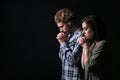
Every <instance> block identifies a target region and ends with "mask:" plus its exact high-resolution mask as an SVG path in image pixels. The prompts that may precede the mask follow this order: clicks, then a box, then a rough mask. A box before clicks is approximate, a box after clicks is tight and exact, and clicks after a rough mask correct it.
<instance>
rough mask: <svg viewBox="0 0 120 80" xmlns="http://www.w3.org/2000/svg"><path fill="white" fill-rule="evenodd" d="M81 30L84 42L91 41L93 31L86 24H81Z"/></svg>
mask: <svg viewBox="0 0 120 80" xmlns="http://www.w3.org/2000/svg"><path fill="white" fill-rule="evenodd" d="M82 29H83V36H84V37H85V38H86V40H91V39H93V37H94V31H93V29H92V28H91V27H90V26H88V24H86V22H83V23H82Z"/></svg>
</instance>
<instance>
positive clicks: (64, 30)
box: [57, 22, 70, 34]
mask: <svg viewBox="0 0 120 80" xmlns="http://www.w3.org/2000/svg"><path fill="white" fill-rule="evenodd" d="M57 26H58V28H59V30H60V32H62V33H64V34H68V33H69V32H70V25H69V24H67V23H63V22H58V23H57Z"/></svg>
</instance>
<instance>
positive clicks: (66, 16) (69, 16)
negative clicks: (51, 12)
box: [54, 8, 76, 23]
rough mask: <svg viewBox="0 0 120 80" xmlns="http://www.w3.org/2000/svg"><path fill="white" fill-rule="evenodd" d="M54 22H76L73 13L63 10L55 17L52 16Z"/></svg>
mask: <svg viewBox="0 0 120 80" xmlns="http://www.w3.org/2000/svg"><path fill="white" fill-rule="evenodd" d="M54 19H55V22H56V23H58V22H63V23H66V22H69V21H75V20H76V16H75V14H74V13H73V11H71V10H70V9H67V8H64V9H61V10H59V11H58V12H57V13H56V14H55V16H54Z"/></svg>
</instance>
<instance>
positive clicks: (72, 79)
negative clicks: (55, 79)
mask: <svg viewBox="0 0 120 80" xmlns="http://www.w3.org/2000/svg"><path fill="white" fill-rule="evenodd" d="M54 19H55V23H56V24H57V26H58V28H59V30H60V33H59V34H58V35H57V37H56V38H57V40H58V42H59V43H60V50H59V58H60V60H61V61H62V78H61V80H83V79H82V74H81V73H82V69H81V68H78V67H77V66H76V59H77V56H78V55H79V53H80V49H81V47H80V45H79V38H80V37H81V29H80V26H78V25H77V23H76V16H75V14H74V13H73V11H71V10H69V9H61V10H59V11H58V12H57V13H56V14H55V16H54Z"/></svg>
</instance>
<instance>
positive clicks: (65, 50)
mask: <svg viewBox="0 0 120 80" xmlns="http://www.w3.org/2000/svg"><path fill="white" fill-rule="evenodd" d="M78 37H80V36H78ZM79 51H80V45H79V42H78V38H77V39H76V40H73V41H72V42H71V43H70V45H69V44H67V43H65V42H64V43H62V44H61V45H60V51H59V57H60V59H61V60H64V59H65V60H66V61H67V62H68V63H70V64H73V63H74V57H75V55H77V53H78V52H79Z"/></svg>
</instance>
